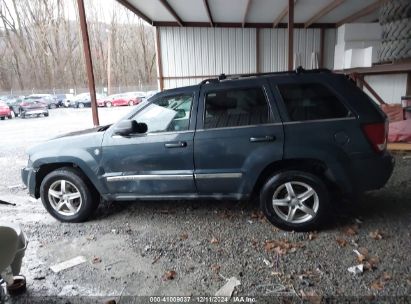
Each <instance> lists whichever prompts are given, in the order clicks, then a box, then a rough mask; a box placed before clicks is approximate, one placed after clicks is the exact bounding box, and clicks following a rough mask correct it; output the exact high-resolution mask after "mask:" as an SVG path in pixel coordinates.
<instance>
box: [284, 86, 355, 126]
mask: <svg viewBox="0 0 411 304" xmlns="http://www.w3.org/2000/svg"><path fill="white" fill-rule="evenodd" d="M278 89H279V90H280V94H281V96H282V98H283V101H284V104H285V107H286V109H287V112H288V116H289V119H290V120H291V121H307V120H321V119H332V118H344V117H351V116H352V113H351V112H350V110H349V109H348V108H347V107H346V106H345V105H344V103H343V102H341V100H339V98H338V97H337V96H336V95H335V94H334V92H332V91H331V90H330V89H329V88H327V87H326V86H324V85H322V84H319V83H292V84H279V85H278Z"/></svg>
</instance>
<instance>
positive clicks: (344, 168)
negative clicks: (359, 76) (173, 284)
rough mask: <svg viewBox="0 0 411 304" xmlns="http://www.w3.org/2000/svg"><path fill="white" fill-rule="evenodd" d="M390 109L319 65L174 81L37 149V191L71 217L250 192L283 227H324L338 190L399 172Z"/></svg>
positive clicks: (32, 163) (64, 217)
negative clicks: (119, 206) (391, 146)
mask: <svg viewBox="0 0 411 304" xmlns="http://www.w3.org/2000/svg"><path fill="white" fill-rule="evenodd" d="M386 138H387V123H386V117H385V115H384V114H383V112H382V111H381V110H380V109H379V107H378V106H377V105H376V104H374V102H373V101H372V100H371V99H370V98H369V97H368V96H367V95H366V94H364V93H363V92H362V91H361V90H360V89H359V88H357V87H356V86H355V84H354V83H352V82H351V81H350V80H348V78H347V77H346V76H344V75H337V74H333V73H331V72H329V71H326V70H314V71H303V70H298V71H297V72H285V73H270V74H264V75H262V74H258V75H243V76H236V77H225V76H224V75H223V76H222V77H220V78H218V79H208V80H205V81H203V82H202V83H201V84H199V85H195V86H190V87H184V88H177V89H172V90H167V91H164V92H161V93H158V94H156V95H155V96H153V97H152V98H150V99H149V100H148V101H145V102H143V103H141V104H140V105H138V106H137V107H136V108H135V109H134V110H133V111H132V112H131V113H130V114H129V115H127V116H126V117H124V118H123V119H122V120H120V121H119V122H118V123H116V124H114V125H111V126H106V127H101V128H95V129H92V130H86V131H84V132H80V133H73V134H68V135H66V136H62V137H59V138H56V139H53V140H50V141H48V142H46V143H44V144H41V145H38V146H36V147H34V148H32V149H31V150H30V151H29V154H30V156H29V162H28V165H27V168H25V169H23V171H22V177H23V181H24V183H25V184H26V185H27V186H28V189H29V192H30V194H31V195H32V196H34V197H35V198H39V197H41V200H42V202H43V204H44V206H45V208H46V209H47V210H48V211H49V212H50V214H51V215H53V216H54V217H55V218H57V219H59V220H61V221H65V222H78V221H84V220H86V219H87V218H88V217H89V216H90V215H91V213H92V212H93V211H94V210H95V209H96V207H97V205H98V203H99V202H100V197H102V198H103V199H105V200H114V201H122V200H137V199H143V200H147V199H170V200H171V199H197V198H213V199H220V200H223V199H237V200H239V199H248V198H250V197H252V196H253V195H256V196H259V198H260V202H261V208H262V210H263V212H264V213H265V215H266V216H267V218H268V219H269V220H270V221H271V222H272V223H273V224H274V225H276V226H278V227H281V228H283V229H289V230H296V231H299V230H310V229H316V228H318V226H319V225H320V224H321V223H322V222H323V220H324V219H326V218H327V211H328V207H329V206H330V203H331V200H332V198H334V197H335V195H336V194H337V195H338V196H343V195H352V194H356V193H359V192H363V191H367V190H372V189H377V188H380V187H382V186H384V184H385V183H386V181H387V180H388V178H389V177H390V175H391V173H392V170H393V165H394V163H393V158H392V157H391V156H390V154H389V153H388V152H387V151H386Z"/></svg>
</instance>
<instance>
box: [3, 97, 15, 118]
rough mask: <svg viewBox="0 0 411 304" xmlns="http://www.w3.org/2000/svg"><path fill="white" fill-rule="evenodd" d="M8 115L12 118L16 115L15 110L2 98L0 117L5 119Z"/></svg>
mask: <svg viewBox="0 0 411 304" xmlns="http://www.w3.org/2000/svg"><path fill="white" fill-rule="evenodd" d="M6 117H7V118H8V119H12V118H13V117H14V112H13V111H12V110H11V109H10V107H9V105H8V104H7V103H6V102H4V101H2V100H0V119H1V120H4V119H5V118H6Z"/></svg>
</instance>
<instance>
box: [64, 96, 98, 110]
mask: <svg viewBox="0 0 411 304" xmlns="http://www.w3.org/2000/svg"><path fill="white" fill-rule="evenodd" d="M96 98H97V100H99V99H103V98H104V95H101V94H96ZM70 107H73V108H87V107H88V108H89V107H91V98H90V93H81V94H78V95H76V96H74V98H73V100H71V101H70Z"/></svg>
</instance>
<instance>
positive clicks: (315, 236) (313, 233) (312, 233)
mask: <svg viewBox="0 0 411 304" xmlns="http://www.w3.org/2000/svg"><path fill="white" fill-rule="evenodd" d="M316 238H317V232H316V231H314V232H310V234H309V235H308V239H309V240H310V241H312V240H314V239H316Z"/></svg>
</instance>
